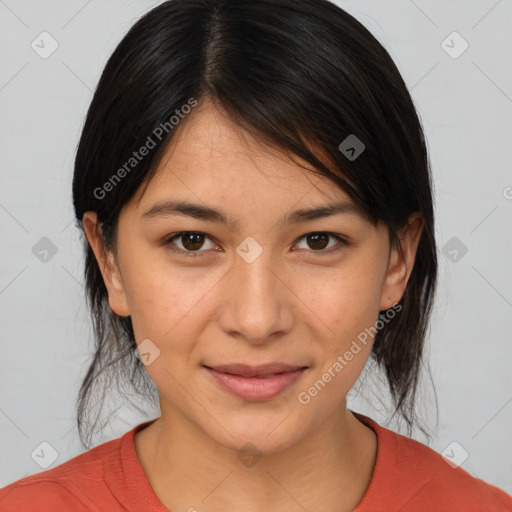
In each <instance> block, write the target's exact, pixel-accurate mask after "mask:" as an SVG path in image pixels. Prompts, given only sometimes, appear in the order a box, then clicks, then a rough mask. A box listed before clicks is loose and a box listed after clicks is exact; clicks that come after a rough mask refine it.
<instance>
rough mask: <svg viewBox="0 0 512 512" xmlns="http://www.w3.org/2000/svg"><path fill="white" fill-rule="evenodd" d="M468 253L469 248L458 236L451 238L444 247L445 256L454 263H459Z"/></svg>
mask: <svg viewBox="0 0 512 512" xmlns="http://www.w3.org/2000/svg"><path fill="white" fill-rule="evenodd" d="M467 252H468V248H467V247H466V246H465V245H464V244H463V243H462V242H461V241H460V240H459V239H458V238H457V237H456V236H454V237H452V238H450V240H448V242H446V244H445V245H444V246H443V254H444V255H445V256H446V257H447V258H448V259H449V260H450V261H451V262H452V263H458V262H459V261H460V260H461V259H462V258H463V257H464V256H465V255H466V253H467Z"/></svg>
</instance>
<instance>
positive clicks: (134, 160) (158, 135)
mask: <svg viewBox="0 0 512 512" xmlns="http://www.w3.org/2000/svg"><path fill="white" fill-rule="evenodd" d="M195 106H197V100H196V99H195V98H189V100H188V101H187V103H185V104H183V105H182V106H181V107H180V108H177V109H176V110H175V111H174V115H172V116H171V117H170V118H169V121H166V122H164V123H160V124H159V125H158V126H157V127H156V128H155V129H154V130H153V132H152V133H151V134H150V135H148V137H147V139H146V142H145V143H144V144H143V145H142V146H141V147H140V148H139V149H138V151H134V152H133V156H131V157H130V158H129V159H128V160H127V161H126V162H125V163H124V164H123V165H122V166H121V167H120V168H119V169H118V170H117V171H116V172H115V173H114V174H113V175H112V176H111V177H110V178H109V179H108V180H107V181H106V182H105V183H104V184H103V185H102V186H101V187H96V188H95V189H94V191H93V195H94V197H95V198H96V199H100V200H101V199H104V198H105V196H106V195H107V193H108V192H111V191H112V190H113V189H114V187H115V186H116V185H117V184H118V183H120V181H121V180H122V179H123V178H124V177H125V176H126V175H127V174H129V173H130V172H131V171H132V170H133V169H134V168H135V167H137V165H138V164H139V162H141V161H142V160H143V159H144V157H146V156H147V155H149V153H150V151H151V150H152V149H154V148H155V147H156V145H157V142H156V140H155V139H157V140H158V142H160V141H161V140H162V138H163V137H165V135H167V134H168V133H169V132H170V131H171V130H173V129H174V128H175V127H176V126H177V125H178V124H179V123H180V122H181V120H182V119H184V118H185V117H186V116H187V115H188V114H190V112H191V111H192V108H194V107H195ZM164 134H165V135H164Z"/></svg>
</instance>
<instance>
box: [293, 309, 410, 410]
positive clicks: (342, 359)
mask: <svg viewBox="0 0 512 512" xmlns="http://www.w3.org/2000/svg"><path fill="white" fill-rule="evenodd" d="M400 311H402V305H401V304H398V303H396V304H394V305H393V307H391V308H389V309H387V310H386V311H385V312H384V313H383V314H381V315H379V319H378V320H377V321H376V322H375V324H374V325H373V326H372V327H366V328H365V329H364V331H361V332H360V333H359V334H358V335H357V340H359V342H360V343H362V344H363V345H364V346H366V345H367V344H368V338H370V337H371V338H373V337H374V336H375V335H376V334H377V332H378V331H379V330H380V329H382V328H383V327H384V326H385V325H386V324H387V323H388V322H390V321H391V320H392V319H393V318H395V316H396V314H397V313H399V312H400ZM357 340H353V341H352V343H351V345H350V348H349V349H348V350H346V351H345V352H344V354H343V355H340V356H338V358H337V360H336V361H334V363H333V364H332V365H331V366H329V368H328V369H327V370H326V371H325V372H324V373H323V374H322V375H321V377H320V378H319V379H318V380H317V381H316V382H315V383H314V384H313V385H312V386H310V387H309V388H308V389H307V391H301V392H300V393H299V394H298V395H297V400H298V401H299V403H301V404H302V405H307V404H309V402H311V399H312V398H313V397H315V396H317V395H318V393H319V392H320V391H322V390H323V389H324V388H325V386H326V385H327V384H328V383H329V382H331V380H332V379H333V378H334V377H336V375H338V374H339V373H340V372H341V370H343V368H345V366H347V365H348V363H349V362H350V361H352V359H354V356H355V355H357V354H359V352H361V350H362V347H361V345H359V344H358V341H357Z"/></svg>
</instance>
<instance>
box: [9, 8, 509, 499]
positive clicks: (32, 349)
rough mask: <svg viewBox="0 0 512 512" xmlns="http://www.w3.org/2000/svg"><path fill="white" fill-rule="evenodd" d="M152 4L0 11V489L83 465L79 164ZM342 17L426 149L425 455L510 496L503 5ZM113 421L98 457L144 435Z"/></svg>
mask: <svg viewBox="0 0 512 512" xmlns="http://www.w3.org/2000/svg"><path fill="white" fill-rule="evenodd" d="M157 3H160V2H150V1H147V2H145V1H142V0H139V1H136V0H133V1H127V0H108V1H101V2H100V1H99V0H91V1H88V2H87V1H84V0H68V1H66V2H62V1H60V2H57V1H56V0H54V1H36V0H32V1H28V0H16V1H15V0H6V1H0V38H1V45H0V52H1V55H0V62H1V66H0V109H1V116H2V117H1V124H0V184H1V186H0V235H1V251H0V258H1V261H0V263H1V264H0V325H1V328H2V335H1V357H0V433H1V435H0V461H2V463H1V468H0V486H2V485H5V484H7V483H9V482H11V481H14V480H15V479H18V478H21V477H23V476H26V475H28V474H32V473H36V472H39V471H41V470H42V467H40V466H39V465H38V464H37V463H36V462H35V460H36V459H37V458H36V457H34V458H32V457H31V454H32V453H33V452H34V450H36V452H37V450H39V451H41V449H42V448H41V447H40V443H41V442H44V441H46V442H48V443H49V444H50V445H51V446H52V447H53V448H54V449H55V450H56V452H57V459H56V460H55V461H54V462H53V463H52V464H51V466H50V467H54V466H55V465H57V464H60V463H62V462H64V461H66V460H68V459H69V458H71V457H72V456H74V455H77V454H78V453H79V452H80V451H81V450H80V445H79V444H78V438H77V431H76V428H75V419H74V407H75V405H74V404H75V398H76V394H77V391H78V386H79V383H80V378H81V377H83V375H84V372H85V369H86V364H87V362H88V358H89V356H90V350H91V348H92V344H90V341H89V340H90V325H89V318H88V313H87V311H86V309H85V302H84V297H83V286H82V277H81V276H82V265H83V261H82V255H81V251H80V241H79V237H78V232H77V231H76V229H75V228H74V225H73V213H72V207H71V177H72V166H73V158H74V152H75V149H76V144H77V142H78V138H79V134H80V129H81V126H82V123H83V119H84V116H85V113H86V110H87V107H88V105H89V102H90V100H91V98H92V91H93V90H94V88H95V86H96V83H97V81H98V79H99V76H100V73H101V70H102V68H103V66H104V64H105V63H106V60H107V58H108V56H109V55H110V53H111V52H112V51H113V49H114V47H115V46H116V44H117V43H118V42H119V41H120V39H121V38H122V36H123V35H124V34H125V33H126V31H127V30H128V29H129V27H130V26H131V25H132V24H133V23H134V22H135V21H136V19H137V18H138V17H140V15H142V14H143V13H145V12H146V11H148V10H149V9H150V8H151V7H152V6H154V5H156V4H157ZM338 3H339V5H340V6H342V7H344V8H345V9H346V10H347V11H348V12H350V13H351V14H353V15H354V16H355V17H356V18H358V19H359V20H360V21H361V22H362V23H363V24H365V25H366V26H367V27H368V28H369V29H370V31H371V32H372V33H373V34H374V35H375V36H376V37H377V38H378V39H379V40H380V41H381V43H382V44H383V45H384V46H385V47H386V48H387V49H388V51H389V52H390V53H391V55H392V57H393V58H394V59H395V62H396V63H397V65H398V67H399V69H400V71H401V73H402V75H403V77H404V79H405V81H406V83H407V85H408V87H409V89H410V90H411V94H412V96H413V99H414V101H415V104H416V105H417V108H418V111H419V113H420V116H421V118H422V122H423V124H424V128H425V132H426V136H427V139H428V145H429V150H430V156H431V160H432V168H433V173H434V179H435V187H436V200H437V205H436V212H437V237H438V243H439V247H440V251H441V252H440V286H439V291H438V296H437V304H436V309H435V313H434V317H433V321H432V328H431V338H430V342H429V345H428V354H430V361H431V368H432V377H433V381H434V384H435V389H436V393H437V398H438V401H439V428H438V430H436V425H435V420H436V417H435V410H434V408H433V401H432V397H433V392H432V389H431V385H430V382H428V381H427V382H425V390H426V391H425V393H424V394H423V395H422V396H423V399H424V402H423V403H424V406H423V410H424V415H425V418H426V419H427V421H428V425H429V426H430V428H432V431H433V432H434V433H437V437H435V438H434V441H433V442H432V443H431V444H430V446H431V447H432V448H433V449H435V450H436V451H438V452H440V453H441V452H443V451H444V450H445V449H446V448H447V447H448V446H449V445H450V444H451V443H452V442H454V441H455V442H457V443H458V444H457V445H452V446H451V447H452V448H453V447H455V452H454V453H456V455H457V457H459V456H460V454H461V453H463V452H462V451H461V450H462V449H464V450H465V451H467V453H468V455H469V457H468V458H467V460H465V462H464V463H463V465H462V467H463V468H464V469H465V470H466V471H469V472H470V473H471V474H473V475H475V476H477V477H479V478H482V479H484V480H486V481H488V482H490V483H493V484H495V485H497V486H499V487H501V488H503V489H504V490H506V491H507V492H509V493H512V462H511V461H512V443H511V441H510V434H511V431H512V375H511V372H510V364H511V362H512V340H511V335H510V319H511V312H512V266H511V265H510V256H511V254H512V237H511V234H510V233H511V229H510V226H511V224H512V222H511V221H512V173H511V171H510V163H511V160H512V144H511V141H512V133H511V131H512V130H511V122H510V120H511V117H510V114H511V112H512V76H511V73H510V65H506V62H509V63H510V57H511V40H512V35H511V30H510V27H511V26H512V5H511V2H510V0H509V1H507V0H501V1H496V0H479V1H471V2H469V1H449V2H447V1H442V0H435V1H433V0H431V1H426V0H416V1H414V2H413V1H412V0H393V1H389V2H382V1H380V0H366V1H364V0H352V1H343V2H338ZM44 31H46V32H48V33H49V34H50V35H51V37H52V38H53V39H55V40H56V41H57V43H58V48H57V50H56V51H55V52H54V53H53V54H52V55H50V56H49V57H47V58H46V59H44V58H42V57H41V56H40V55H39V54H38V53H36V51H35V50H34V49H33V48H32V47H31V43H32V42H33V41H35V43H34V45H35V44H38V45H39V47H40V49H39V51H43V49H42V48H41V47H42V46H43V43H41V38H42V37H46V39H45V40H44V41H45V42H44V49H45V51H47V50H48V49H50V48H51V46H50V44H51V41H50V39H48V36H39V35H40V34H41V33H42V32H44ZM453 31H456V32H458V33H459V34H460V36H461V37H462V38H463V39H464V40H465V41H467V43H468V44H469V47H468V48H467V50H466V51H464V52H463V53H462V54H460V55H458V53H460V51H461V50H462V49H463V44H464V42H463V40H462V39H457V38H458V36H450V37H449V38H448V39H446V38H447V37H448V36H449V35H450V34H451V33H452V32H453ZM445 40H446V42H445V43H443V41H445ZM448 52H451V54H452V55H449V53H448ZM454 57H456V58H454ZM43 237H47V238H48V239H49V240H51V242H52V244H54V246H55V248H56V250H57V252H56V253H55V254H52V253H51V252H49V253H48V254H47V255H46V259H47V261H41V259H40V258H41V257H43V259H44V256H43V255H42V253H39V257H37V256H36V254H37V253H38V248H39V247H40V246H39V245H36V244H38V243H39V244H43V245H44V244H48V242H47V241H45V242H40V239H41V238H43ZM454 238H455V239H454ZM34 246H36V249H34V251H33V247H34ZM464 247H465V248H466V249H467V253H465V254H464V253H463V251H464ZM34 252H35V253H36V254H34ZM365 373H366V372H365ZM369 383H370V380H369V381H368V382H367V383H366V386H365V387H367V388H368V389H367V391H366V392H365V396H362V395H360V394H358V393H357V390H356V389H354V390H353V391H352V392H351V398H350V401H349V406H351V407H352V408H353V409H355V410H358V411H360V412H362V413H363V414H367V415H368V416H371V417H373V418H374V419H376V420H377V421H378V422H380V423H381V424H383V423H384V422H385V420H386V413H385V411H384V409H383V407H384V404H385V402H386V401H385V400H384V401H382V399H381V398H379V396H380V395H379V394H378V393H377V394H376V395H375V396H372V393H373V392H372V387H377V388H378V387H379V386H382V384H378V383H377V384H371V385H369ZM357 387H358V386H357ZM429 389H430V391H429ZM420 398H421V397H420ZM113 405H114V406H115V407H116V408H117V411H116V413H115V415H113V416H112V418H113V420H112V421H111V424H110V425H109V426H108V427H106V429H105V431H104V437H103V438H102V439H101V440H98V442H100V441H101V442H103V441H106V440H108V439H112V438H114V437H118V436H120V435H121V434H123V433H124V432H126V431H127V430H129V429H131V428H132V427H133V426H135V425H136V424H138V423H140V422H141V421H143V420H145V419H147V418H151V417H155V414H154V412H153V413H149V414H148V415H147V416H141V415H140V414H139V413H133V412H131V411H130V410H128V409H127V408H124V407H123V406H122V403H119V402H118V403H117V405H116V403H115V401H114V404H113ZM389 426H390V427H391V426H392V425H389ZM418 438H419V437H418ZM44 446H46V445H43V448H44ZM50 452H51V449H50ZM47 453H48V449H47Z"/></svg>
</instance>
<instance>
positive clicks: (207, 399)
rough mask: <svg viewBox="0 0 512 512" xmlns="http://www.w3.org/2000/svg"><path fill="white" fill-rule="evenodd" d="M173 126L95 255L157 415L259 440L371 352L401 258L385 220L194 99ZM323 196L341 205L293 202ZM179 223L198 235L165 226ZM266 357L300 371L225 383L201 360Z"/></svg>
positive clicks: (275, 439) (349, 379) (276, 438)
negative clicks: (111, 246) (157, 163)
mask: <svg viewBox="0 0 512 512" xmlns="http://www.w3.org/2000/svg"><path fill="white" fill-rule="evenodd" d="M181 128H183V130H182V131H181V132H180V134H179V137H178V138H176V139H175V140H174V141H173V145H172V146H171V147H170V148H169V149H168V153H167V154H166V157H165V158H164V159H163V160H162V165H161V167H160V169H159V172H158V174H157V175H156V176H155V178H154V179H153V180H152V181H151V182H150V183H149V186H148V187H147V189H146V191H145V193H144V194H143V196H142V199H141V200H140V202H138V203H137V201H136V200H135V199H134V200H132V201H131V202H130V203H128V204H127V205H126V206H125V208H124V209H123V210H122V212H121V215H120V218H119V227H118V239H117V251H118V260H117V263H118V266H117V267H116V266H114V264H113V259H112V258H109V260H108V261H109V264H108V265H110V266H108V265H107V267H105V268H103V267H102V272H103V275H104V278H105V282H106V284H107V287H108V292H109V301H110V305H111V307H112V309H113V310H114V311H115V312H116V313H117V314H119V315H122V316H127V315H130V316H131V318H132V322H133V327H134V332H135V337H136V340H137V343H138V344H141V343H144V344H143V345H141V346H140V349H141V353H142V354H143V356H142V359H143V361H144V362H145V363H146V364H147V366H146V369H147V371H148V373H149V375H150V377H151V378H152V380H153V381H154V382H155V384H156V386H157V387H158V389H159V391H160V400H161V406H162V414H164V411H169V412H170V411H173V412H172V414H180V415H182V417H183V418H185V419H186V420H188V421H189V422H191V423H192V424H193V425H195V426H196V427H197V428H199V429H201V431H203V432H204V433H206V434H207V435H208V436H209V437H210V438H212V439H214V440H216V441H217V442H218V443H220V444H222V445H224V446H227V447H231V448H233V449H240V447H242V446H243V445H245V444H246V443H247V442H252V443H253V444H254V445H256V446H257V447H258V449H259V450H260V451H261V452H269V453H270V452H272V451H276V450H280V449H283V448H286V447H287V446H290V445H292V444H294V443H295V442H297V441H298V440H299V439H301V438H302V437H304V436H305V435H307V434H308V432H311V431H312V430H313V429H314V428H315V427H318V426H319V425H320V424H321V423H322V422H323V421H325V420H326V419H327V417H328V416H329V415H330V414H331V413H332V412H333V411H334V409H335V408H336V407H338V406H343V407H345V402H344V399H345V396H346V394H347V392H348V391H349V390H350V388H351V387H352V386H353V384H354V383H355V381H356V380H357V378H358V376H359V374H360V373H361V370H362V369H363V367H364V365H365V363H366V360H367V358H368V356H369V354H370V351H371V346H372V341H373V340H372V335H371V334H370V335H369V334H368V332H370V333H373V332H374V330H373V329H372V330H371V331H368V329H370V328H373V327H374V326H375V323H376V321H377V320H378V314H379V311H380V310H384V309H387V308H390V307H392V306H393V304H395V303H396V302H397V301H398V300H399V299H400V297H401V296H402V294H403V291H404V289H405V284H406V281H407V277H408V272H407V271H406V270H405V266H404V264H403V262H402V260H400V259H399V258H398V254H397V252H396V251H395V250H391V249H390V245H389V239H388V233H387V230H386V229H385V228H384V227H382V226H381V227H379V228H378V229H376V228H374V227H373V226H372V225H371V224H370V223H369V222H368V221H366V220H365V219H364V218H363V217H362V216H360V215H358V214H357V213H356V211H355V210H354V209H353V208H352V209H351V208H350V207H351V206H353V202H352V201H351V200H350V198H349V196H348V195H347V194H346V193H344V192H343V191H341V190H340V189H338V188H337V187H336V186H335V185H334V184H333V183H332V182H330V181H327V180H324V179H322V178H320V177H318V176H316V175H313V174H311V173H310V172H308V171H305V170H303V169H301V168H300V167H299V166H298V165H296V164H294V163H293V162H291V161H289V160H286V158H285V157H283V156H282V155H279V154H278V153H277V152H275V151H271V150H270V149H268V148H264V147H263V146H261V145H258V144H257V143H256V141H254V140H253V139H251V138H250V137H249V135H248V134H247V133H245V135H244V137H245V138H243V137H242V136H241V135H240V129H238V128H236V127H234V126H233V125H231V124H230V122H229V121H228V120H227V119H226V118H225V117H223V116H222V114H221V113H219V112H218V111H215V110H214V109H213V108H212V107H211V106H210V105H209V104H204V105H203V106H199V107H197V108H196V109H194V110H193V112H192V113H191V114H190V117H189V118H188V119H187V122H186V124H185V125H184V126H183V127H181ZM172 201H181V202H187V203H193V204H195V205H197V210H196V212H198V211H199V208H208V209H211V210H216V211H218V212H220V213H221V214H222V216H223V218H224V219H225V221H226V223H225V224H224V223H223V222H221V221H219V220H218V219H216V218H215V216H214V215H210V214H208V215H203V218H198V217H200V216H199V215H187V214H186V212H185V213H178V212H177V211H172V208H171V207H170V206H169V205H167V206H166V203H168V202H172ZM333 203H344V204H345V205H348V208H347V209H346V211H344V212H341V213H337V214H331V215H328V216H318V218H312V216H310V218H308V216H307V215H301V216H299V215H294V212H296V211H297V210H309V209H316V208H321V207H325V206H326V205H330V204H333ZM148 212H149V213H148ZM190 212H193V209H189V213H190ZM87 215H88V214H86V216H87ZM87 226H88V224H86V231H87ZM187 231H188V232H190V231H193V232H200V233H199V234H197V233H196V235H195V236H194V235H193V234H192V235H191V234H190V233H189V234H188V237H187V236H176V235H178V234H179V233H180V232H187ZM420 231H421V226H420V227H419V230H418V233H419V232H420ZM314 232H317V236H316V237H315V235H314V234H313V235H310V236H306V235H308V234H311V233H314ZM328 233H332V234H333V235H336V236H339V237H340V238H341V239H342V240H344V241H341V240H337V238H336V236H333V235H328ZM88 234H89V240H90V241H91V240H93V239H94V237H93V236H91V235H90V233H88ZM173 237H174V238H173ZM171 238H172V241H171V240H170V239H171ZM94 243H95V242H94V241H93V242H92V245H94ZM187 251H188V252H187ZM95 252H96V254H97V256H98V255H99V252H98V251H97V250H95ZM409 263H410V261H409ZM109 269H110V270H109ZM399 314H400V313H397V315H399ZM390 321H393V320H390ZM395 321H396V320H395ZM363 333H366V336H365V335H364V334H363ZM364 338H366V343H364V342H362V341H361V340H362V339H364ZM148 340H149V341H148ZM354 342H355V343H356V345H354ZM355 347H359V350H357V348H355ZM347 352H350V353H351V354H352V357H349V356H350V354H348V353H347ZM341 361H343V363H341ZM267 363H282V364H285V365H289V366H290V367H292V368H299V369H300V368H302V370H300V371H296V372H294V373H284V374H282V375H280V376H277V377H274V378H268V377H260V378H257V377H252V378H251V377H246V378H243V377H231V378H230V377H225V379H230V382H231V384H230V385H231V389H228V388H227V387H225V385H223V384H221V381H222V377H223V374H222V373H220V374H219V373H215V372H211V371H210V370H208V369H207V368H206V367H219V366H220V365H234V364H243V365H248V366H250V367H255V366H259V365H264V364H267ZM336 363H338V364H336ZM340 366H341V368H340ZM304 367H306V369H305V370H304V369H303V368H304ZM228 370H230V369H228ZM231 371H232V372H234V373H237V372H236V368H235V369H234V370H233V368H231ZM262 371H263V373H265V370H262ZM242 373H243V372H242ZM269 373H274V372H272V371H271V370H269V369H267V370H266V374H267V375H268V374H269ZM215 375H217V377H216V376H215ZM326 375H327V376H326ZM329 376H330V378H329ZM292 377H293V378H292ZM264 379H268V380H267V382H266V383H265V381H264ZM318 381H321V382H320V383H319V382H318ZM315 383H316V387H315ZM233 386H234V387H233ZM233 389H236V390H237V391H236V390H235V391H233ZM315 389H316V392H315Z"/></svg>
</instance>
